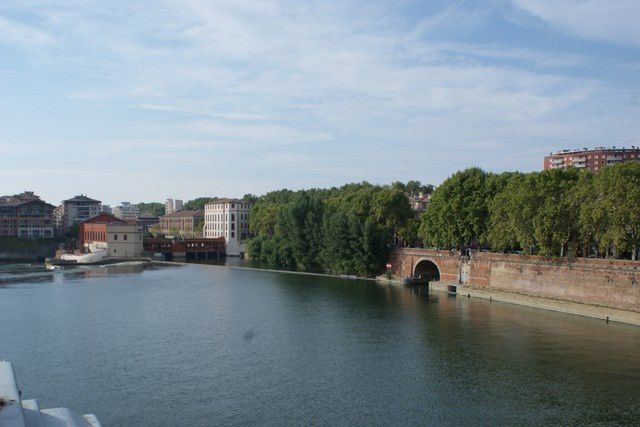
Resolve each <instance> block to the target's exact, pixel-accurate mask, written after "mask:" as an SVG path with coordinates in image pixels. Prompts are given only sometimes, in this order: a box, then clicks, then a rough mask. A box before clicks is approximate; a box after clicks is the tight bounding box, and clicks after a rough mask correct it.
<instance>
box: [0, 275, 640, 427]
mask: <svg viewBox="0 0 640 427" xmlns="http://www.w3.org/2000/svg"><path fill="white" fill-rule="evenodd" d="M3 269H4V270H3V271H0V359H2V358H6V359H10V360H11V361H12V362H13V364H14V368H15V370H16V375H17V378H18V381H19V383H20V387H21V389H22V391H23V396H24V397H25V398H36V399H38V400H39V401H40V404H41V407H56V406H67V407H70V408H72V409H74V410H76V411H78V412H82V413H86V412H93V413H95V414H96V415H97V416H98V418H99V419H100V421H101V422H102V423H103V425H104V426H112V425H114V426H159V425H169V426H170V425H185V426H206V425H246V424H269V425H283V424H286V423H294V424H321V425H334V424H338V425H354V424H356V425H363V424H395V425H414V424H432V425H433V424H448V425H477V424H509V425H524V424H526V425H541V424H563V425H566V424H579V425H581V424H635V425H638V424H640V328H637V327H630V326H624V325H618V324H606V323H604V322H602V321H598V320H593V319H587V318H581V317H576V316H570V315H564V314H560V313H553V312H548V311H542V310H536V309H528V308H524V307H520V306H515V305H509V304H502V303H496V302H493V303H490V302H488V301H484V300H477V299H470V300H469V299H466V298H460V297H458V298H456V297H449V296H447V295H446V294H442V293H438V292H432V293H430V294H429V293H427V292H425V291H424V290H423V289H416V288H413V289H411V288H403V289H398V288H391V287H387V286H382V285H378V284H376V283H374V282H366V281H352V280H342V279H334V278H324V277H313V276H300V275H291V274H284V273H283V274H280V273H268V272H261V271H251V270H237V269H228V268H224V267H212V266H195V265H190V266H183V267H154V268H146V269H144V270H143V269H142V267H141V266H127V267H108V268H88V269H85V270H74V271H63V272H55V273H51V272H43V271H41V270H39V271H27V270H29V269H28V268H26V267H24V268H23V269H22V270H20V269H16V268H15V267H14V268H13V270H11V269H9V267H6V266H4V267H3ZM8 270H11V271H8Z"/></svg>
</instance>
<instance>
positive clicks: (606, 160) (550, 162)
mask: <svg viewBox="0 0 640 427" xmlns="http://www.w3.org/2000/svg"><path fill="white" fill-rule="evenodd" d="M628 161H635V162H638V161H640V147H631V148H616V147H612V148H605V147H596V148H593V149H588V148H583V149H582V150H562V151H558V152H555V153H551V154H549V155H548V156H546V157H545V158H544V170H549V169H567V168H569V167H574V168H578V169H586V170H590V171H592V172H598V171H599V170H600V169H602V168H604V167H607V166H610V165H615V164H618V163H622V162H628Z"/></svg>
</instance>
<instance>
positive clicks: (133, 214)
mask: <svg viewBox="0 0 640 427" xmlns="http://www.w3.org/2000/svg"><path fill="white" fill-rule="evenodd" d="M113 215H114V216H115V217H116V218H120V219H123V220H125V221H136V220H137V219H138V216H139V215H140V209H138V206H136V205H132V204H131V203H129V202H122V203H120V206H116V207H115V208H113Z"/></svg>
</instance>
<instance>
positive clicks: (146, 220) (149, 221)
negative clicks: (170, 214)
mask: <svg viewBox="0 0 640 427" xmlns="http://www.w3.org/2000/svg"><path fill="white" fill-rule="evenodd" d="M159 222H160V218H159V217H157V216H153V215H151V214H150V213H149V212H143V213H141V214H140V215H138V225H139V226H140V227H142V230H143V231H149V228H151V227H153V226H154V225H156V224H158V223H159Z"/></svg>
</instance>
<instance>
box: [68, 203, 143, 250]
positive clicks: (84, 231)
mask: <svg viewBox="0 0 640 427" xmlns="http://www.w3.org/2000/svg"><path fill="white" fill-rule="evenodd" d="M78 239H79V245H80V247H81V248H83V249H84V250H85V251H88V252H98V251H106V252H107V255H108V256H110V257H136V256H140V255H141V254H142V252H143V240H142V239H143V230H142V227H140V226H139V225H138V224H137V223H131V222H126V221H124V220H122V219H120V218H116V217H115V216H113V215H110V214H107V213H101V214H99V215H97V216H95V217H93V218H90V219H88V220H86V221H83V222H81V223H80V228H79V234H78Z"/></svg>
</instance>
